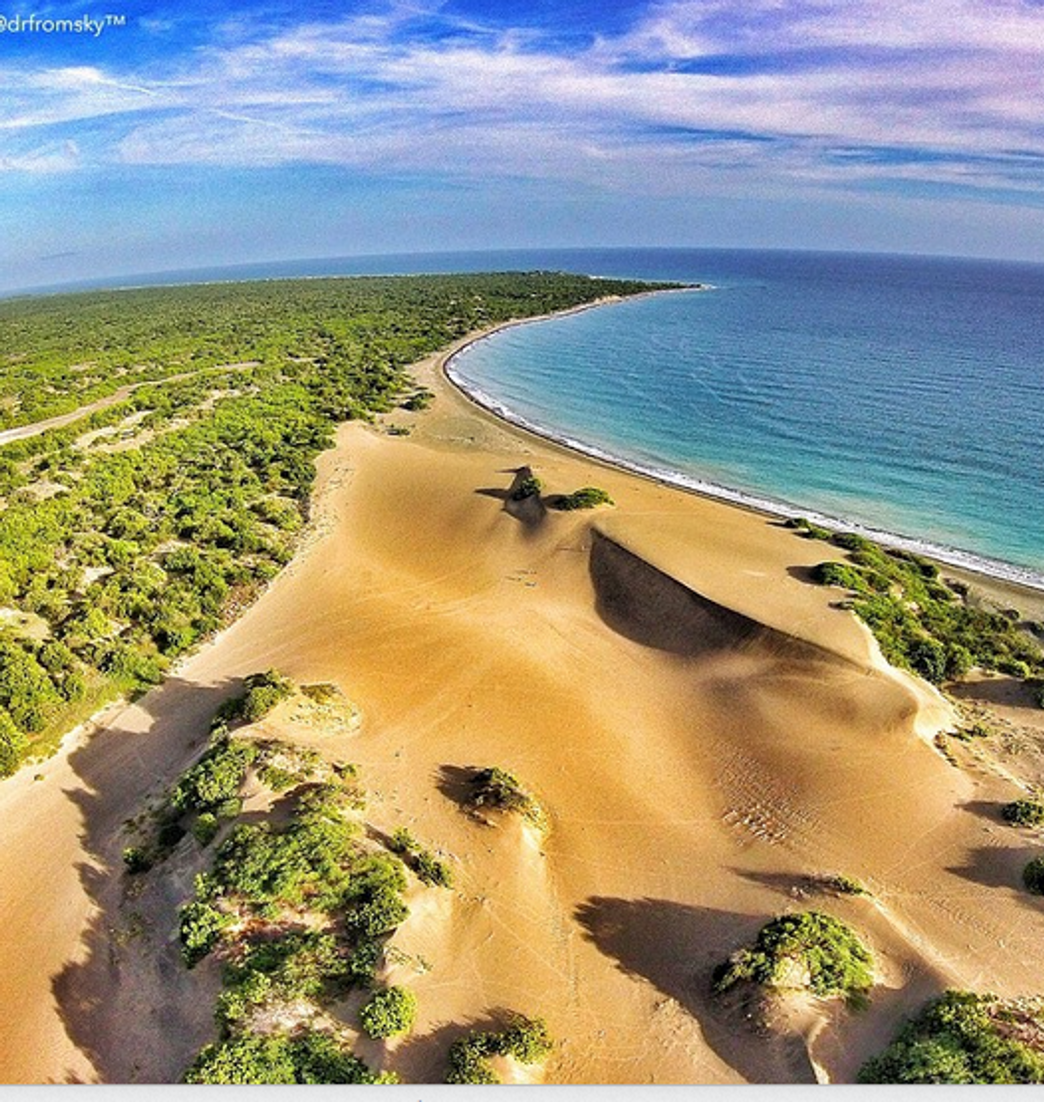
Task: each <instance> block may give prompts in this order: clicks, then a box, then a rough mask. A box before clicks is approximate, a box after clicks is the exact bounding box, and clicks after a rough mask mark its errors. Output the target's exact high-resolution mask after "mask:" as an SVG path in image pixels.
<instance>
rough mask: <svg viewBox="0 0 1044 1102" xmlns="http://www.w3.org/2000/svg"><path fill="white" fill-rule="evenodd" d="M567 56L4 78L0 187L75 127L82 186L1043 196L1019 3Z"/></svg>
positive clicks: (887, 7) (673, 39) (916, 4)
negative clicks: (173, 181)
mask: <svg viewBox="0 0 1044 1102" xmlns="http://www.w3.org/2000/svg"><path fill="white" fill-rule="evenodd" d="M162 23H163V20H162V19H160V17H159V16H158V15H157V16H155V18H154V19H153V22H152V24H151V29H155V28H156V27H158V26H160V25H161V24H162ZM560 40H561V39H560V36H559V35H558V34H556V33H554V32H553V31H552V30H551V29H550V28H549V30H548V32H547V33H546V34H542V33H540V32H539V31H538V30H534V29H533V28H532V27H529V28H527V29H525V30H524V31H521V30H519V29H518V28H514V27H510V26H505V25H502V24H498V23H496V22H494V21H485V22H483V21H479V20H476V19H474V18H470V19H465V18H460V17H455V16H452V15H450V14H448V13H447V9H446V8H445V7H444V6H443V5H440V4H435V3H423V2H420V3H412V4H411V3H398V4H392V5H390V6H388V7H386V8H384V9H381V10H376V9H375V10H372V11H370V12H368V13H364V14H360V15H356V16H353V17H350V18H346V19H339V20H332V21H325V22H315V21H313V22H303V23H300V24H298V25H292V26H286V25H285V24H284V25H279V26H277V25H274V24H273V25H266V24H265V23H264V21H263V20H257V21H254V22H251V21H250V19H249V17H248V16H244V15H242V14H241V15H239V16H238V17H237V18H236V21H235V22H228V23H226V24H224V25H222V26H221V27H219V28H215V29H214V34H213V36H212V39H211V41H210V43H209V44H207V45H206V46H204V47H202V48H193V49H191V50H187V51H185V52H184V53H183V54H181V55H180V56H179V55H175V56H174V57H172V58H170V57H168V58H166V59H164V60H163V61H162V62H160V61H156V60H152V61H149V62H147V63H141V64H137V65H136V64H135V62H134V58H133V54H132V55H131V56H130V57H129V58H128V60H127V61H126V62H125V63H120V64H109V65H108V66H105V67H102V66H55V67H52V68H41V67H24V66H23V67H19V66H16V65H10V66H9V67H8V68H7V69H6V70H0V88H3V89H4V93H5V94H4V100H3V107H2V108H0V169H7V170H18V171H26V170H27V169H26V167H25V164H26V163H27V162H24V161H23V160H20V159H19V157H18V156H15V155H14V154H13V153H12V154H10V155H6V156H5V149H4V135H5V134H8V135H9V136H10V135H11V134H12V133H15V132H18V133H22V132H26V131H35V132H40V133H41V140H40V146H41V148H43V147H44V145H45V138H44V136H43V135H44V133H45V132H46V131H47V129H48V128H56V127H70V126H73V127H75V125H77V124H85V123H87V122H90V123H92V124H93V132H92V135H93V136H92V140H91V141H90V142H89V143H86V142H85V143H83V151H82V152H81V153H80V154H79V156H78V160H77V162H76V163H82V164H88V163H116V164H122V165H125V166H132V165H177V164H184V163H193V164H200V163H202V164H209V165H236V166H251V165H277V164H288V163H297V162H301V163H315V164H335V165H343V166H345V167H346V168H347V169H350V170H353V171H359V172H366V173H371V174H381V173H387V174H395V173H408V172H423V173H428V174H437V175H439V176H442V177H445V178H449V179H461V180H475V179H482V180H489V179H494V178H498V177H518V176H524V177H527V178H530V179H535V180H547V181H572V180H582V181H584V182H586V183H588V184H590V185H592V186H599V187H604V188H607V189H617V190H621V191H625V192H631V193H637V194H672V193H674V194H683V193H684V192H685V191H686V189H690V188H693V187H697V186H698V187H701V188H707V189H711V190H712V191H717V192H718V193H725V192H732V191H735V189H743V188H748V189H753V190H758V189H765V188H793V187H795V186H805V187H813V188H839V187H840V188H853V187H860V186H864V185H865V186H866V187H869V188H876V187H879V186H880V184H881V182H882V181H892V182H893V183H895V184H897V185H901V184H902V183H903V182H904V181H909V182H911V183H912V184H914V183H916V184H919V183H922V182H925V181H934V182H937V183H940V184H945V185H947V186H951V187H954V188H961V189H965V190H967V191H968V192H969V193H973V194H974V193H979V194H982V195H984V196H988V195H989V194H990V193H991V192H992V191H995V190H998V189H1003V190H1004V191H1005V192H1006V193H1014V194H1016V195H1018V194H1024V195H1025V196H1026V197H1027V201H1032V202H1038V201H1039V200H1040V197H1041V196H1042V195H1044V159H1042V158H1044V125H1042V116H1041V108H1040V105H1041V103H1044V8H1042V7H1041V5H1040V4H1039V3H1032V2H1030V0H864V3H862V4H858V5H853V4H852V3H850V2H849V0H786V2H782V0H742V2H741V0H666V2H662V3H656V4H652V5H650V6H649V7H648V8H647V9H646V10H645V11H644V12H643V13H641V14H640V15H638V16H637V17H636V18H635V19H634V20H633V21H632V23H631V25H630V26H629V27H627V28H626V29H625V30H624V31H622V32H619V33H615V34H611V35H603V36H594V37H592V38H591V40H590V41H589V42H588V43H587V44H586V45H585V46H583V47H582V48H575V47H574V48H571V49H570V50H569V51H568V52H563V51H562V49H561V48H560V46H558V45H557V43H559V42H560ZM88 147H89V148H88ZM40 163H41V164H44V165H46V164H47V163H50V162H49V161H48V158H47V157H42V158H41V162H40ZM53 163H54V166H55V168H56V169H57V168H59V167H62V168H66V167H68V165H67V164H65V163H64V161H63V158H62V157H61V156H55V157H54V160H53ZM37 170H38V169H37Z"/></svg>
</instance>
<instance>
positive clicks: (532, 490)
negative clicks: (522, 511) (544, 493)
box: [511, 475, 544, 501]
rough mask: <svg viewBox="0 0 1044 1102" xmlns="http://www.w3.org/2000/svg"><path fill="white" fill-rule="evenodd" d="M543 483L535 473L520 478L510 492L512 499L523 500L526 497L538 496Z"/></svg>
mask: <svg viewBox="0 0 1044 1102" xmlns="http://www.w3.org/2000/svg"><path fill="white" fill-rule="evenodd" d="M543 488H544V484H543V482H541V481H540V479H539V478H537V477H536V476H535V475H528V476H527V477H525V478H523V479H520V480H519V483H518V485H517V486H516V487H515V489H514V490H513V491H512V493H511V499H512V501H525V499H526V498H527V497H538V496H539V495H540V491H541V490H543Z"/></svg>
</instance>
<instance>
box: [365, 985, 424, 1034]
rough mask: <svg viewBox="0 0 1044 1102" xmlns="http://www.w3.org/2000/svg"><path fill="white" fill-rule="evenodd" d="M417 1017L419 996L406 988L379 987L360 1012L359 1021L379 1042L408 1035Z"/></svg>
mask: <svg viewBox="0 0 1044 1102" xmlns="http://www.w3.org/2000/svg"><path fill="white" fill-rule="evenodd" d="M416 1017H417V996H416V995H414V993H413V992H412V991H410V990H409V988H406V987H378V988H377V990H376V991H374V993H373V994H372V995H371V996H370V999H369V1001H368V1002H367V1003H366V1005H365V1006H364V1007H363V1008H362V1010H360V1011H359V1021H360V1022H361V1023H362V1027H363V1029H364V1030H365V1031H366V1032H367V1033H368V1034H369V1036H371V1037H374V1038H377V1039H378V1040H380V1039H383V1038H385V1037H396V1036H398V1035H399V1034H400V1033H408V1032H409V1031H410V1030H411V1029H412V1028H413V1022H414V1020H415V1019H416Z"/></svg>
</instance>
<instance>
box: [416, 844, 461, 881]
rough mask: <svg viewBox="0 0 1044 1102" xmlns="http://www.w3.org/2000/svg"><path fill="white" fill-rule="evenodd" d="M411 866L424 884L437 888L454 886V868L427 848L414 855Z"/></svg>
mask: <svg viewBox="0 0 1044 1102" xmlns="http://www.w3.org/2000/svg"><path fill="white" fill-rule="evenodd" d="M411 867H412V869H413V871H414V872H415V873H416V874H417V879H418V880H420V881H421V883H423V884H429V885H431V886H433V887H436V888H452V887H453V870H452V869H451V868H450V867H449V865H448V864H447V863H446V862H445V861H443V860H441V859H440V858H438V857H436V856H435V855H434V854H433V853H431V852H429V851H428V850H426V849H424V850H421V851H420V853H417V854H415V855H414V857H413V861H412V863H411Z"/></svg>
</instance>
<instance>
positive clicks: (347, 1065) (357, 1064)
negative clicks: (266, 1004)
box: [290, 1030, 399, 1086]
mask: <svg viewBox="0 0 1044 1102" xmlns="http://www.w3.org/2000/svg"><path fill="white" fill-rule="evenodd" d="M290 1056H291V1059H292V1060H293V1063H294V1074H295V1081H296V1082H298V1083H311V1084H322V1083H344V1084H352V1085H360V1086H361V1085H364V1084H374V1083H397V1082H398V1081H399V1080H398V1077H397V1076H396V1075H395V1074H394V1073H393V1072H380V1073H375V1072H372V1071H370V1069H369V1068H368V1067H367V1066H366V1065H365V1064H364V1063H363V1062H362V1060H360V1059H359V1057H358V1056H353V1055H352V1053H351V1052H350V1051H349V1050H348V1048H347V1047H346V1046H345V1045H344V1044H343V1043H342V1042H340V1041H338V1040H337V1038H336V1037H334V1036H333V1035H332V1034H330V1033H324V1032H320V1031H318V1030H312V1031H309V1032H307V1033H305V1034H303V1035H302V1036H300V1037H295V1038H294V1040H293V1041H292V1042H291V1043H290Z"/></svg>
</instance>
